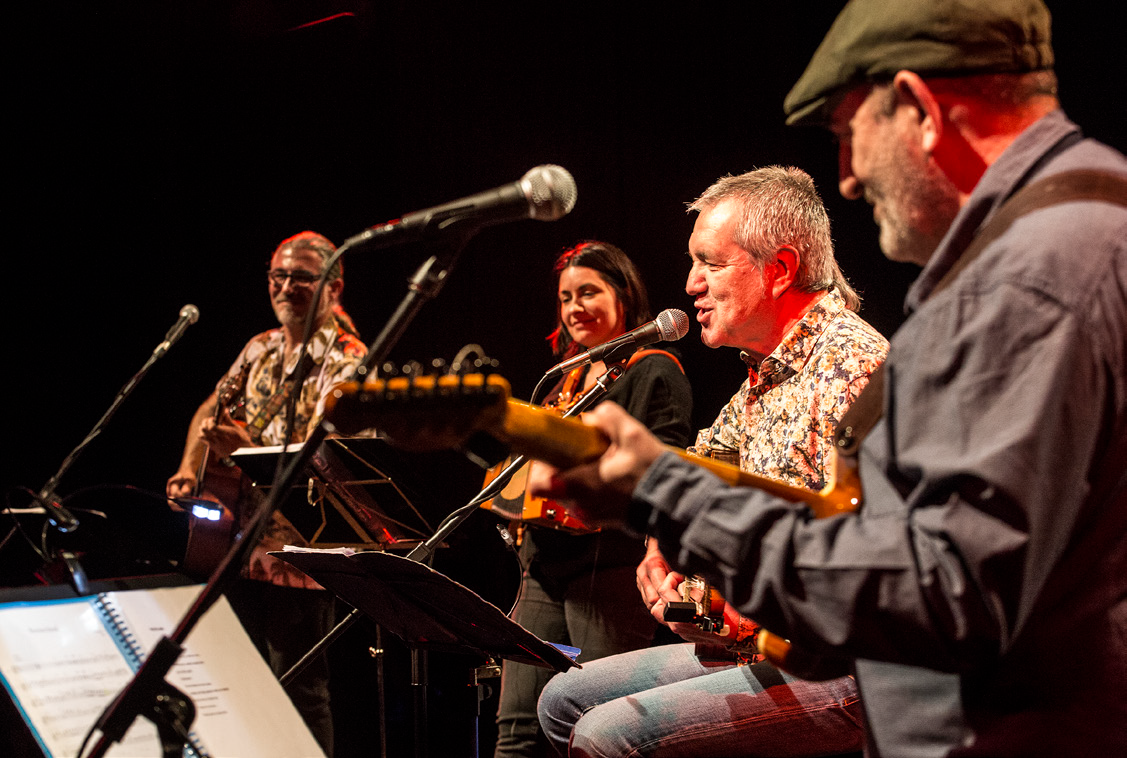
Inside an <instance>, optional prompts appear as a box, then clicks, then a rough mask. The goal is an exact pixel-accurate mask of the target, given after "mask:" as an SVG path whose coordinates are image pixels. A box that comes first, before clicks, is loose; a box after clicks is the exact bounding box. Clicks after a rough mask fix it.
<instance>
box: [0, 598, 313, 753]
mask: <svg viewBox="0 0 1127 758" xmlns="http://www.w3.org/2000/svg"><path fill="white" fill-rule="evenodd" d="M200 589H201V587H200V586H198V585H190V586H185V587H162V588H158V589H148V590H129V591H115V592H104V593H100V594H98V595H95V596H91V597H82V598H68V599H64V600H44V601H33V602H18V603H4V604H0V681H2V682H3V685H4V687H5V689H6V690H7V692H8V695H9V696H10V697H11V699H12V702H13V703H14V705H15V707H16V709H17V711H18V712H19V714H20V716H21V717H22V718H23V720H24V722H25V724H26V725H27V727H28V728H29V729H30V730H31V733H32V736H33V737H34V739H35V741H36V742H37V743H38V745H39V747H40V749H41V750H42V752H43V755H44V756H47V758H74V756H76V755H77V754H78V750H79V747H80V745H81V744H82V741H83V738H84V737H85V736H86V734H87V732H88V731H89V730H90V727H91V726H92V725H93V724H94V723H95V722H96V721H97V719H98V717H99V716H100V715H101V713H102V711H103V710H104V709H105V707H106V706H107V705H108V704H109V702H110V701H111V700H112V699H113V698H114V697H115V696H116V695H117V694H118V693H119V692H120V691H121V690H122V689H123V688H124V687H125V686H126V685H127V684H128V683H129V681H130V680H131V679H132V677H133V674H134V672H135V671H136V670H137V669H138V668H139V667H140V665H141V663H142V662H143V661H144V659H145V655H146V653H147V651H148V650H151V649H152V647H153V646H154V645H155V644H156V643H157V641H159V640H160V638H161V637H164V636H168V635H171V634H172V632H173V631H174V630H175V628H176V624H177V623H178V622H179V620H180V617H181V616H182V615H183V613H184V612H185V611H186V610H187V609H188V607H189V606H190V605H191V604H192V603H193V602H194V601H195V599H196V597H197V595H198V594H199V592H200ZM167 681H168V682H169V683H170V684H172V685H173V686H174V687H176V688H177V689H179V690H180V691H181V692H183V693H184V694H186V695H188V696H189V697H190V698H191V699H192V701H193V703H194V704H195V706H196V718H195V721H194V722H193V724H192V727H191V742H190V744H189V745H188V746H187V747H185V750H184V756H185V758H207V757H208V756H240V757H241V758H254V757H255V756H262V757H263V758H265V757H266V756H271V758H273V757H274V756H282V757H285V756H292V758H310V757H311V756H312V757H316V758H323V753H322V751H321V749H320V747H319V746H318V745H317V742H316V741H315V740H314V739H313V736H312V735H311V734H310V732H309V730H308V729H307V728H306V726H305V723H304V722H303V721H302V720H301V717H300V716H299V715H298V713H297V711H296V710H295V709H294V707H293V704H292V703H291V702H290V700H289V698H288V697H287V696H286V694H285V692H284V691H283V690H282V687H281V685H280V684H279V683H278V681H277V679H276V678H275V677H274V675H273V674H272V673H271V671H270V669H269V668H268V667H267V665H266V663H265V661H263V660H262V657H261V655H259V653H258V650H257V649H256V648H255V647H254V644H253V643H252V642H251V641H250V638H249V637H247V635H246V632H245V631H244V630H243V628H242V626H241V625H240V624H239V621H238V619H237V618H236V617H235V614H234V612H233V611H232V610H231V607H230V605H229V604H228V603H227V601H226V599H225V598H220V599H219V601H217V602H216V603H215V605H214V606H213V607H212V608H211V609H209V610H208V612H207V613H206V614H205V615H204V617H203V618H202V619H201V620H200V622H199V623H198V624H197V625H196V627H195V628H194V629H193V630H192V633H191V634H190V635H189V636H188V639H187V641H186V643H185V645H184V652H183V653H182V654H181V656H180V658H179V660H178V661H177V663H176V665H175V666H173V667H172V669H171V671H169V674H168V676H167ZM108 755H110V756H115V757H117V758H148V757H149V756H152V757H153V758H159V757H160V756H161V755H162V751H161V745H160V741H159V740H158V738H157V731H156V727H155V726H154V725H153V724H152V723H150V722H149V721H147V720H146V719H143V718H140V717H139V718H137V719H136V720H135V721H134V722H133V726H132V727H131V728H130V730H129V732H128V733H127V734H126V735H125V738H124V739H123V740H122V741H121V742H119V743H118V744H116V745H114V746H113V748H112V749H111V750H110V751H109V753H108Z"/></svg>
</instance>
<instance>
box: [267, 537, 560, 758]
mask: <svg viewBox="0 0 1127 758" xmlns="http://www.w3.org/2000/svg"><path fill="white" fill-rule="evenodd" d="M270 555H272V556H275V557H276V558H279V559H281V560H283V561H286V562H287V563H289V564H291V565H293V566H295V567H297V568H298V569H300V570H301V571H303V572H305V573H306V574H308V575H309V576H311V577H313V578H314V579H315V580H317V582H318V583H320V584H321V586H322V587H325V588H326V589H328V590H329V591H331V592H333V593H334V594H335V595H336V596H337V597H339V598H340V599H341V600H343V601H344V602H346V603H348V604H349V605H350V606H352V607H353V608H356V609H357V610H358V611H360V612H361V613H363V614H364V615H366V616H367V617H368V618H370V619H372V620H373V621H374V622H375V623H377V624H379V625H380V626H381V627H383V628H385V629H389V630H391V631H392V632H394V633H395V634H396V635H397V636H398V637H400V638H401V639H403V641H404V642H406V643H407V645H408V647H410V648H411V649H412V650H425V651H443V652H451V653H462V654H471V655H479V656H484V657H487V658H505V659H507V660H511V661H517V662H519V663H528V664H531V665H534V666H541V667H544V668H550V669H554V670H556V671H566V670H567V669H569V668H572V667H577V666H578V665H579V664H577V663H575V661H573V660H572V659H571V658H569V657H568V656H566V655H564V653H562V652H560V650H558V649H557V648H555V647H553V646H552V645H549V644H548V643H547V642H544V641H543V640H541V639H540V638H539V637H537V636H536V635H534V634H533V633H532V632H530V631H528V630H527V629H525V628H524V627H523V626H521V625H520V624H518V623H516V622H515V621H513V620H512V619H510V618H509V617H508V616H506V615H505V613H504V612H503V611H501V610H500V609H499V608H497V606H495V605H493V604H491V603H488V602H486V601H485V600H483V599H482V598H481V597H480V596H479V595H477V594H476V593H475V592H473V590H470V589H469V588H467V587H465V586H463V585H461V584H459V583H457V582H455V581H454V580H453V579H450V578H449V577H447V576H446V575H444V574H441V573H439V572H437V571H435V570H434V569H432V568H430V567H429V566H426V565H424V564H422V563H418V562H417V561H413V560H410V559H408V558H403V557H401V556H398V555H394V554H391V553H382V552H364V553H356V554H354V555H347V554H345V553H341V552H336V553H331V552H324V551H308V552H307V551H302V550H292V551H290V550H287V551H277V552H272V553H270ZM413 684H416V685H421V683H420V682H413ZM415 692H416V695H417V698H418V699H417V702H416V709H415V719H416V723H415V734H416V740H424V739H426V736H427V725H426V717H425V714H426V703H425V692H424V691H423V687H422V686H418V687H417V688H416V689H415ZM474 738H475V740H476V735H474ZM474 748H475V750H474V752H472V753H471V755H476V743H475V745H474ZM421 749H422V745H421V743H420V742H418V741H417V742H416V750H417V751H418V750H421Z"/></svg>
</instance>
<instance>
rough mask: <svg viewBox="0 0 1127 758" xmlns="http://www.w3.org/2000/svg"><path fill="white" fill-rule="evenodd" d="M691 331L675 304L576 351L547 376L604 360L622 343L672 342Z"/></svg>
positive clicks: (684, 316) (639, 344)
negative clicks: (626, 328)
mask: <svg viewBox="0 0 1127 758" xmlns="http://www.w3.org/2000/svg"><path fill="white" fill-rule="evenodd" d="M688 333H689V317H688V316H686V315H685V312H684V311H682V310H678V309H676V308H666V309H665V310H663V311H662V312H661V313H659V314H657V318H655V319H654V320H653V321H649V322H647V323H645V324H642V325H641V326H639V327H638V328H637V329H635V330H633V331H631V332H627V333H626V334H623V335H622V336H620V337H615V338H614V339H612V340H608V341H606V342H604V343H603V344H601V345H597V346H595V347H593V348H591V349H590V350H588V351H586V352H583V353H579V354H578V355H573V356H572V357H570V358H568V359H567V360H566V361H564V362H563V363H557V364H556V365H555V366H552V368H550V369H548V373H547V374H546V376H552V375H554V374H562V373H564V372H566V371H571V370H572V369H573V368H575V367H577V366H586V365H587V364H588V363H594V362H596V361H601V360H602V359H603V358H604V357H605V356H607V355H609V354H610V353H613V352H614V351H615V350H617V349H619V348H620V347H622V346H623V345H632V346H634V347H642V346H643V345H652V344H653V343H655V342H662V341H665V342H673V341H675V340H679V339H681V338H682V337H684V336H685V335H686V334H688Z"/></svg>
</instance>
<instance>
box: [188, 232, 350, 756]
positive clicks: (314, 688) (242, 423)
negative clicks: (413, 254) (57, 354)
mask: <svg viewBox="0 0 1127 758" xmlns="http://www.w3.org/2000/svg"><path fill="white" fill-rule="evenodd" d="M335 252H336V248H335V247H334V246H333V244H332V243H331V242H330V241H329V240H328V239H326V238H325V237H323V236H321V235H320V234H316V233H315V232H302V233H300V234H296V235H294V236H293V237H290V238H289V239H287V240H284V241H283V242H282V243H281V244H280V245H278V248H277V249H276V250H275V251H274V254H273V256H271V259H270V268H269V270H268V271H267V287H268V289H269V293H270V304H271V305H272V306H273V308H274V314H275V315H276V316H277V318H278V323H279V324H280V326H279V327H278V328H276V329H271V330H270V331H267V332H263V333H262V334H259V335H257V336H255V337H253V338H252V339H251V340H250V342H248V343H247V344H246V347H244V348H243V350H242V352H240V353H239V356H238V358H236V360H235V362H234V364H233V365H232V366H231V368H230V369H229V370H228V371H227V374H226V375H225V376H224V377H223V379H222V380H220V382H219V384H218V385H217V387H216V389H215V391H213V392H212V393H211V395H210V396H209V397H208V398H207V400H205V401H204V402H203V404H202V405H200V407H199V409H197V410H196V413H195V415H194V416H193V417H192V422H191V425H190V426H189V428H188V439H187V442H186V443H185V446H184V454H183V456H182V458H181V461H180V467H179V469H178V470H177V471H176V473H175V474H174V475H173V476H172V477H171V478H170V479H169V480H168V483H167V485H166V494H167V495H168V497H170V498H178V497H190V496H193V495H196V494H198V492H197V490H198V487H199V485H200V481H199V479H200V471H201V467H203V465H204V462H205V459H207V458H208V456H209V455H210V457H211V458H212V459H216V460H218V459H223V458H225V457H227V456H229V455H230V454H231V453H232V452H234V451H235V450H236V449H238V448H240V447H257V446H266V445H281V444H283V443H284V442H285V441H286V440H285V434H286V428H287V426H289V427H291V429H292V433H291V434H290V438H289V442H290V443H299V442H302V441H304V440H305V438H306V437H307V436H308V434H309V433H310V432H312V431H313V430H314V429H316V428H317V425H318V423H319V422H320V419H321V416H322V415H323V413H324V408H325V398H326V397H327V396H328V394H329V392H330V390H332V389H333V388H334V387H336V386H337V385H339V384H341V383H343V382H344V381H346V380H347V379H348V378H349V377H350V376H351V374H352V372H353V370H354V369H355V367H356V366H357V365H358V364H359V363H360V361H361V360H363V358H364V355H365V347H364V344H363V343H362V342H361V341H360V339H359V338H358V336H357V334H356V329H355V327H354V326H353V324H352V320H351V319H350V318H349V317H348V315H347V314H346V313H345V312H344V310H343V309H342V308H341V306H340V297H341V291H342V290H343V289H344V279H343V278H342V275H341V265H340V263H339V262H336V263H334V264H333V265H332V266H331V267H330V268H329V272H328V276H327V277H326V279H327V281H326V284H325V288H324V291H323V292H322V293H321V298H320V300H319V301H318V303H317V304H316V311H315V312H314V311H312V309H313V308H314V303H313V300H314V294H315V293H316V287H317V282H318V280H319V279H320V277H321V274H322V272H323V269H324V267H325V265H326V263H328V261H330V260H331V258H332V256H333V254H334V253H335ZM311 313H312V318H313V333H312V338H311V339H310V342H309V346H308V347H307V348H306V350H304V351H302V350H301V344H302V338H303V336H304V331H305V322H306V320H307V319H308V318H309V317H310V314H311ZM303 362H304V363H305V364H306V365H305V366H302V367H301V369H302V370H300V371H299V365H300V364H302V363H303ZM306 369H307V371H306ZM300 374H304V379H302V381H301V386H300V387H296V388H295V382H296V378H297V376H298V375H300ZM291 396H292V397H294V401H293V410H292V413H293V419H292V422H291V419H289V418H288V416H289V412H288V411H287V406H289V405H290V402H291V401H290V398H291ZM205 489H206V487H205ZM238 500H240V501H241V500H242V498H238ZM224 504H225V505H226V506H228V507H229V508H231V510H232V511H234V512H235V516H236V519H238V520H239V522H240V524H245V523H246V521H247V520H248V519H249V517H250V516H251V515H252V511H253V509H252V508H249V507H245V508H241V506H243V505H244V503H242V502H225V503H224ZM240 511H244V512H240ZM285 544H303V540H302V537H301V536H300V535H299V534H298V533H297V532H296V531H294V529H293V527H292V526H289V525H288V524H287V523H285V522H284V521H282V520H280V519H279V518H278V517H277V516H275V519H274V521H273V522H272V523H271V524H270V526H269V527H268V529H267V531H266V533H265V535H264V537H263V538H262V541H261V542H260V543H259V544H258V545H256V546H255V548H254V550H253V552H252V554H251V558H250V561H249V564H248V566H247V567H246V568H245V569H244V576H245V578H244V579H241V580H239V581H238V582H235V583H234V586H233V587H232V588H231V590H229V591H228V593H227V595H228V599H229V600H230V601H231V604H232V606H233V607H234V608H235V611H236V613H237V614H238V615H239V618H240V620H241V621H242V622H243V625H244V626H245V627H246V628H247V631H248V633H249V634H250V635H251V638H252V639H254V641H255V644H257V645H258V646H259V649H260V650H261V651H262V653H263V655H264V656H265V657H266V659H267V661H268V662H269V663H270V665H271V667H272V668H273V670H274V672H275V673H276V674H278V675H281V674H283V673H285V672H286V671H287V670H288V669H289V668H290V667H291V666H292V665H293V664H294V663H296V662H297V660H298V659H299V658H300V657H301V656H302V655H303V654H304V653H305V652H306V651H307V650H309V648H311V647H312V646H313V645H314V644H315V643H316V642H317V641H318V640H320V639H321V638H322V637H323V636H324V635H325V634H327V633H328V631H329V630H330V629H331V628H332V623H333V605H332V596H331V595H329V594H328V593H326V592H325V591H324V590H323V589H321V588H320V587H319V586H318V585H317V584H316V583H315V582H313V581H312V580H311V579H310V578H309V577H308V576H306V575H305V574H303V573H301V572H300V571H297V570H296V569H293V568H292V567H290V566H289V565H288V564H285V563H282V562H281V561H278V560H277V559H274V558H271V557H270V556H269V555H267V553H268V552H269V551H271V550H280V549H282V546H283V545H285ZM287 691H288V692H289V694H290V697H291V699H292V700H293V701H294V704H295V705H296V706H297V708H298V710H299V711H300V712H301V713H302V716H303V717H304V718H305V721H306V723H307V724H308V725H309V728H310V730H311V731H312V732H313V734H314V736H315V737H316V738H317V740H318V742H320V743H321V745H322V747H323V748H324V749H325V752H326V754H327V755H332V716H331V713H330V711H329V693H328V667H327V664H326V663H325V659H324V657H321V658H320V659H319V660H318V661H316V662H314V663H313V664H312V665H310V666H309V668H307V669H306V670H305V671H304V672H303V673H302V675H301V676H300V677H298V678H296V679H295V680H294V682H293V684H292V685H291V686H290V687H288V688H287Z"/></svg>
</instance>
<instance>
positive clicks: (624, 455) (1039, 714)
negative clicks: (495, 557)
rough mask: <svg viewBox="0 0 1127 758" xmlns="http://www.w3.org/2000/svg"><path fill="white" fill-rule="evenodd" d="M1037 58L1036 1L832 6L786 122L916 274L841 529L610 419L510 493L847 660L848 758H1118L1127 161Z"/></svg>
mask: <svg viewBox="0 0 1127 758" xmlns="http://www.w3.org/2000/svg"><path fill="white" fill-rule="evenodd" d="M1053 62H1054V61H1053V52H1052V47H1051V42H1050V18H1049V12H1048V10H1047V9H1046V8H1045V6H1044V5H1043V3H1042V2H1040V0H993V1H992V2H969V1H968V0H963V1H962V2H959V1H957V0H927V1H926V2H921V1H920V0H853V2H850V3H849V4H848V5H846V7H845V8H844V9H843V11H842V12H841V14H840V15H839V16H838V18H837V20H836V21H835V22H834V24H833V26H832V28H831V29H830V31H829V33H828V34H827V35H826V37H825V39H824V40H823V42H822V44H821V45H820V46H819V48H818V50H817V51H816V52H815V54H814V56H813V58H812V60H811V61H810V64H809V66H808V68H807V70H806V72H805V73H804V74H803V76H802V77H801V79H800V80H799V81H798V83H797V84H796V85H795V87H794V89H793V90H792V91H791V93H790V94H789V95H788V97H787V99H786V103H785V109H786V112H787V118H788V122H789V123H792V124H817V125H823V126H827V127H828V128H829V129H830V130H832V131H833V133H834V134H835V135H836V137H837V139H838V141H839V144H840V151H841V155H840V170H841V177H840V190H841V192H842V194H843V195H845V196H846V197H848V198H864V199H865V200H866V201H868V202H869V203H870V204H871V205H872V207H873V216H874V220H875V221H876V223H877V225H878V226H879V229H880V236H879V239H880V246H881V248H882V250H883V252H884V253H885V255H887V256H888V257H889V258H892V259H894V260H901V261H912V262H914V263H917V264H919V265H921V266H922V267H923V270H922V272H921V274H920V276H919V278H918V279H917V281H916V282H915V284H914V285H913V286H912V289H911V290H910V292H909V294H908V298H907V311H908V318H907V320H906V321H905V323H904V325H903V326H902V327H901V329H900V330H899V331H898V332H897V334H896V335H895V336H894V337H893V339H892V341H891V350H890V352H889V355H888V359H887V361H886V363H885V364H884V368H883V370H882V371H881V372H879V373H878V375H874V378H873V380H872V381H871V383H870V384H869V386H868V388H866V390H865V391H864V392H863V393H862V395H861V397H860V398H859V399H858V401H857V403H855V404H854V406H853V409H851V412H850V414H848V415H847V416H846V417H845V418H844V419H842V421H841V423H840V425H839V427H838V430H839V431H838V435H839V436H838V444H839V446H840V448H841V450H843V451H845V452H847V453H849V454H850V455H851V457H852V459H853V460H855V461H856V464H857V465H858V467H859V472H860V480H861V487H862V491H863V497H862V504H861V505H860V508H859V510H857V511H855V512H853V513H848V514H843V515H838V516H834V517H831V518H824V519H815V518H813V517H812V516H811V514H810V513H809V512H807V511H805V510H804V509H801V508H795V507H794V506H792V505H791V504H789V503H786V502H783V501H781V500H779V499H778V498H775V497H772V496H771V495H768V494H766V493H764V492H761V491H757V490H751V489H741V488H733V487H728V486H726V485H724V484H722V483H721V482H719V481H718V480H716V479H714V478H713V477H711V476H710V475H709V474H707V473H705V472H702V471H701V470H700V469H698V468H694V467H692V466H689V465H688V464H686V463H683V462H681V461H680V460H678V459H677V458H676V457H674V456H671V455H668V454H666V453H664V452H663V451H662V450H661V448H660V447H659V446H657V445H656V444H654V443H653V441H652V439H651V438H650V437H649V436H648V435H647V434H645V431H644V430H642V429H639V428H638V427H637V426H636V425H634V424H633V423H631V421H630V420H629V419H628V418H625V417H624V414H620V413H617V412H616V411H615V409H614V408H612V407H604V408H600V410H599V411H598V412H596V413H594V414H591V418H590V419H588V421H589V422H590V423H594V424H595V425H597V426H598V427H599V428H601V429H602V430H603V431H604V432H605V433H606V434H607V436H608V437H609V438H610V441H611V444H610V447H609V449H608V452H607V453H606V454H605V455H604V457H603V458H602V459H600V460H599V461H597V462H596V463H594V464H591V465H588V466H584V467H578V468H575V469H571V470H568V471H554V470H551V469H545V470H544V471H543V472H541V473H540V475H539V476H537V477H536V478H535V479H534V480H533V481H531V482H530V489H532V490H533V491H534V492H536V494H539V495H542V496H550V497H554V498H556V499H559V498H561V497H563V498H567V497H581V498H582V502H583V503H584V504H585V505H586V508H585V509H584V508H580V510H583V511H584V513H583V516H584V517H585V518H587V519H589V520H592V521H596V522H599V521H601V522H602V523H604V524H618V525H625V526H627V527H628V528H633V529H634V530H635V531H639V532H645V533H647V534H649V535H651V537H653V538H655V539H656V540H657V542H658V545H659V547H660V548H661V551H662V553H663V554H664V555H666V556H667V557H668V558H670V560H671V562H672V563H674V564H675V566H676V567H677V568H679V569H680V570H682V571H685V572H686V573H695V574H701V575H704V576H706V577H707V578H709V579H711V580H712V581H713V582H714V584H715V585H716V586H717V587H719V588H720V590H721V592H722V593H723V594H724V596H725V597H726V598H728V599H729V600H730V601H731V602H732V603H733V604H734V605H736V606H737V607H738V608H739V609H740V611H741V612H742V613H745V614H747V615H749V616H751V617H754V618H755V619H756V620H757V621H759V622H760V623H762V624H763V626H764V627H765V628H768V629H771V630H773V631H775V632H776V633H777V634H779V635H781V636H783V637H786V638H788V639H789V640H790V641H791V642H792V643H793V645H794V646H795V648H796V649H797V648H802V649H805V650H806V651H808V652H810V653H813V654H816V655H819V656H822V657H823V658H824V659H825V660H835V659H836V660H841V661H846V662H848V664H849V665H850V666H851V668H852V670H853V672H854V674H855V676H856V680H857V685H858V689H859V691H860V694H861V703H862V707H863V710H864V718H865V726H866V745H865V750H866V754H867V755H870V756H1030V755H1052V756H1061V755H1086V756H1088V755H1127V190H1125V187H1127V159H1125V158H1124V156H1123V155H1122V154H1121V153H1119V152H1117V151H1115V150H1113V149H1111V148H1109V147H1107V146H1106V145H1102V144H1100V143H1098V142H1095V141H1093V140H1090V139H1086V138H1084V137H1083V135H1082V134H1081V132H1080V129H1079V128H1078V127H1077V126H1076V125H1075V124H1074V123H1072V122H1071V121H1070V120H1069V119H1068V118H1067V116H1065V114H1064V113H1063V112H1062V111H1061V110H1060V106H1059V103H1058V101H1057V96H1056V78H1055V76H1054V74H1053V70H1052V66H1053ZM878 377H879V378H878ZM854 411H857V413H856V415H853V413H854ZM596 499H597V500H596ZM596 503H597V504H596ZM718 728H722V725H720V724H718Z"/></svg>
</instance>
